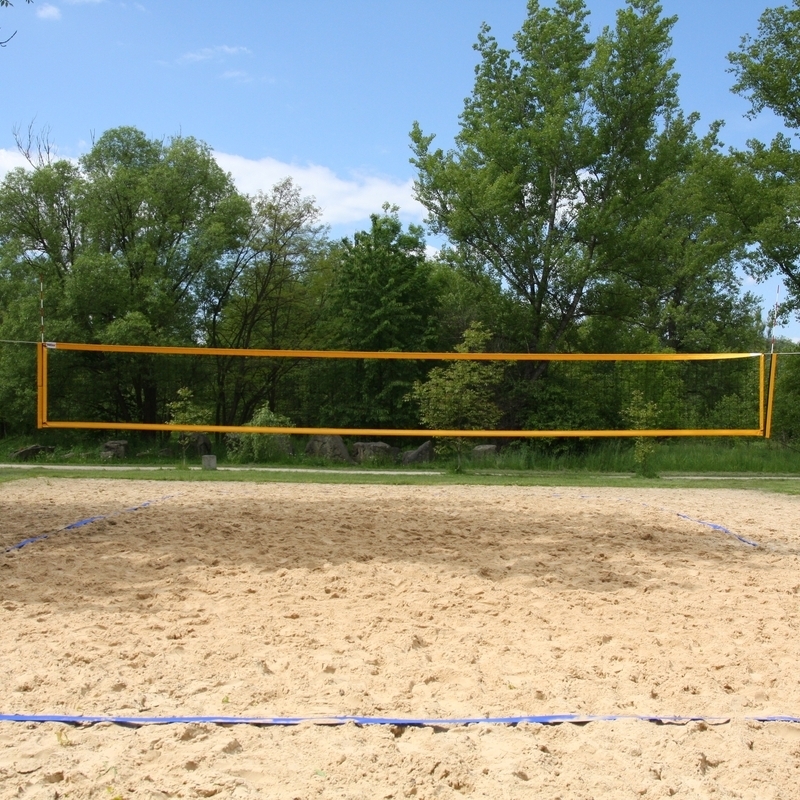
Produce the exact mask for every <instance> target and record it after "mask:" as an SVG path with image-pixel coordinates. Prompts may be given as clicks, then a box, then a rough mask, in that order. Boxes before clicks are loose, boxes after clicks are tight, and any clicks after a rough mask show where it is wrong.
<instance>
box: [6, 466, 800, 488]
mask: <svg viewBox="0 0 800 800" xmlns="http://www.w3.org/2000/svg"><path fill="white" fill-rule="evenodd" d="M31 478H36V479H45V480H47V481H54V480H72V479H76V478H80V479H88V478H101V479H105V480H139V481H142V480H146V481H186V482H229V481H246V482H250V483H272V482H275V483H329V484H330V483H333V484H369V485H375V484H379V485H390V486H391V485H395V486H399V485H414V486H442V485H461V486H469V485H475V486H580V487H585V488H592V487H601V486H610V487H618V488H621V489H637V488H650V489H652V488H661V489H678V488H691V489H753V490H758V491H765V492H774V493H779V494H790V495H800V477H789V478H786V479H780V480H775V479H773V480H770V479H769V478H768V477H762V476H757V475H751V476H741V477H739V476H737V477H736V478H735V479H734V480H731V479H725V478H724V477H719V478H713V477H711V478H709V479H707V480H702V481H699V480H696V479H693V478H692V477H690V476H674V477H673V476H669V478H668V479H664V478H655V479H649V478H642V477H639V476H633V475H619V474H612V473H591V472H585V471H581V472H577V471H574V472H568V471H561V472H538V471H528V472H520V471H508V470H467V471H465V472H461V473H454V472H442V473H439V474H435V475H425V474H421V473H420V472H419V471H416V472H415V471H412V470H409V471H408V472H405V473H403V474H402V475H389V474H386V473H385V472H381V471H379V470H375V471H371V472H369V473H368V474H363V473H361V474H354V473H353V472H352V471H351V470H347V469H330V470H325V471H322V472H288V471H287V472H258V471H255V470H243V471H236V472H226V471H215V472H212V471H199V470H197V471H189V470H159V471H154V472H150V471H148V472H144V471H136V470H130V471H128V470H125V471H114V472H107V471H103V470H99V469H98V470H85V471H84V470H74V471H71V470H65V471H58V472H54V471H50V470H46V469H42V468H38V469H31V470H27V469H26V470H21V469H12V468H7V467H5V468H4V467H2V466H0V483H3V482H7V481H14V480H21V479H31Z"/></svg>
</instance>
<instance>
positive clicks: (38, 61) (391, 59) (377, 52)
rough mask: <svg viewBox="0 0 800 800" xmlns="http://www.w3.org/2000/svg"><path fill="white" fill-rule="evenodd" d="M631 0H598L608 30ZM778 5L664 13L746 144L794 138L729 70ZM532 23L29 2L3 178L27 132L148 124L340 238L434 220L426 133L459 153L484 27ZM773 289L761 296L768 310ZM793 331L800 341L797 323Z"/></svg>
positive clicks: (190, 5)
mask: <svg viewBox="0 0 800 800" xmlns="http://www.w3.org/2000/svg"><path fill="white" fill-rule="evenodd" d="M622 2H623V0H588V3H587V5H588V7H589V9H590V10H591V24H592V27H593V29H594V31H595V32H597V31H599V30H600V28H601V27H602V26H604V25H608V24H613V20H614V13H615V11H616V9H617V8H618V7H620V6H621V5H622ZM543 4H544V5H546V4H547V3H546V2H545V3H543ZM767 4H768V0H765V1H763V2H762V0H755V1H754V0H663V2H662V5H663V8H664V11H665V13H666V14H670V15H672V14H675V15H677V16H678V18H679V19H678V23H677V25H676V26H675V28H674V32H673V39H674V44H673V50H672V55H673V57H674V58H675V59H676V67H677V70H678V72H679V73H680V74H681V76H682V77H681V83H680V95H681V100H682V103H683V107H684V109H685V110H686V111H698V112H699V113H700V114H701V119H702V121H701V124H700V130H701V131H702V130H705V129H706V127H707V125H708V124H709V123H711V122H712V121H713V120H715V119H722V120H725V122H726V125H725V128H724V129H723V134H722V138H723V140H724V141H725V142H726V143H727V144H730V145H733V146H744V144H745V142H746V140H747V139H748V138H751V137H756V138H760V139H762V140H768V139H770V138H771V137H772V136H773V135H774V133H775V132H776V131H777V130H779V129H780V125H779V123H778V122H777V121H776V120H775V119H774V118H773V117H771V116H770V115H768V114H762V115H761V116H760V117H759V118H758V119H756V120H754V121H750V120H747V119H745V118H744V114H745V112H746V111H747V104H746V102H745V101H744V100H742V99H741V98H738V97H736V96H734V95H733V94H731V92H730V86H731V84H732V82H733V79H732V76H731V75H730V74H728V73H727V71H726V70H727V67H728V64H727V61H726V58H725V56H726V54H727V53H728V52H730V51H731V50H734V49H736V47H737V46H738V43H739V40H740V38H741V36H742V35H744V34H746V33H755V32H756V29H757V21H758V17H759V16H760V14H761V13H762V12H763V10H764V8H765V7H766V5H767ZM772 5H778V3H777V2H773V3H772ZM525 13H526V4H525V2H524V0H404V2H402V3H388V2H380V0H294V1H293V2H286V0H283V2H274V1H273V0H262V2H255V1H250V0H224V2H221V1H220V0H217V1H216V2H210V1H209V0H191V2H190V1H189V0H160V2H155V1H154V0H143V1H142V2H130V0H125V2H120V0H49V2H45V0H35V2H34V4H33V5H26V4H25V3H24V0H14V7H13V8H7V9H0V28H1V29H0V39H2V38H5V37H6V36H8V35H9V34H10V33H12V32H13V31H14V30H16V31H17V34H16V36H15V38H14V39H13V40H12V41H11V42H10V43H9V44H8V46H7V47H5V48H4V49H3V50H1V51H0V175H2V174H3V173H4V172H5V171H6V170H7V169H9V168H10V167H12V166H15V165H17V164H19V163H20V157H19V155H18V153H17V152H16V148H15V145H14V137H13V129H14V128H15V126H16V127H18V128H21V129H23V130H24V129H27V127H28V125H30V124H31V123H33V126H34V129H35V130H40V129H42V128H45V127H46V128H49V131H50V134H49V135H50V139H51V140H52V141H53V142H54V143H55V144H56V145H57V147H58V152H59V153H60V154H61V155H63V156H66V157H76V156H79V155H81V154H82V153H83V152H85V151H86V150H87V149H88V147H89V146H90V143H91V140H92V136H97V135H99V134H101V133H102V132H103V131H105V130H107V129H108V128H111V127H115V126H118V125H135V126H136V127H138V128H140V129H142V130H143V131H144V132H145V133H146V134H148V135H149V136H152V137H163V136H167V137H168V136H171V135H174V134H178V133H182V134H184V135H191V136H194V137H196V138H198V139H201V140H203V141H205V142H207V143H208V144H209V145H210V146H211V147H212V149H213V150H214V151H215V154H216V155H217V158H218V160H219V162H220V163H221V164H222V166H223V167H224V168H225V169H226V170H228V171H230V172H231V173H232V174H233V176H234V179H235V180H236V182H237V184H238V185H239V186H240V188H241V189H243V190H244V191H247V192H251V193H252V192H255V191H257V190H259V189H264V190H266V189H268V188H269V187H270V186H271V185H273V184H274V183H275V182H277V181H278V180H280V179H281V178H283V177H285V176H286V175H292V176H293V177H294V178H295V181H296V182H297V184H298V185H299V186H300V187H301V188H302V189H303V191H304V193H306V194H310V195H314V196H315V197H316V198H317V201H318V203H319V204H320V206H321V207H322V209H323V213H324V219H325V221H326V222H328V223H329V224H330V225H331V227H332V232H333V233H334V234H335V235H346V234H349V233H352V232H353V231H354V230H358V229H360V228H361V227H363V226H364V225H365V224H367V222H368V218H369V214H370V213H372V212H376V211H379V210H380V206H381V204H382V203H383V202H385V201H390V202H394V203H396V204H398V205H399V206H400V207H401V212H402V213H401V215H402V216H403V218H404V219H406V220H407V221H415V222H420V221H422V218H423V214H422V210H421V209H420V207H419V206H418V205H417V204H416V203H415V202H414V200H413V198H412V193H411V182H412V180H413V177H414V172H413V168H412V166H411V165H410V164H409V162H408V159H409V156H410V151H409V148H408V141H409V140H408V132H409V130H410V128H411V125H412V123H413V122H414V120H418V121H419V122H420V124H421V126H422V128H423V130H424V131H425V132H427V133H436V134H437V142H438V143H440V144H441V145H442V146H444V147H447V146H448V145H449V144H450V143H451V142H452V138H453V136H454V134H455V133H456V131H457V126H458V115H459V113H460V111H461V109H462V104H463V99H464V98H465V97H466V96H467V95H468V94H469V93H470V91H471V88H472V80H473V67H474V65H475V62H476V54H475V52H474V51H473V49H472V45H473V43H474V42H475V39H476V36H477V33H478V29H479V27H480V25H481V23H482V22H484V21H485V22H487V23H488V24H489V25H490V26H491V27H492V31H493V33H494V34H495V36H496V37H497V38H498V40H499V41H500V43H501V44H503V45H506V46H511V45H512V40H511V35H512V34H513V32H514V31H516V30H517V29H518V28H519V26H520V24H521V22H522V20H523V19H524V16H525ZM775 286H776V284H774V283H771V284H768V285H766V286H763V287H757V290H758V292H759V293H762V294H764V295H765V297H766V304H768V305H770V306H771V305H772V304H773V303H774V300H775ZM748 288H753V287H752V286H749V287H748ZM784 332H785V333H790V334H791V335H792V336H797V335H800V325H797V324H793V325H792V326H791V328H789V329H786V330H785V331H784Z"/></svg>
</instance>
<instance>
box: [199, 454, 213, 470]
mask: <svg viewBox="0 0 800 800" xmlns="http://www.w3.org/2000/svg"><path fill="white" fill-rule="evenodd" d="M201 458H202V462H203V469H216V468H217V457H216V456H202V457H201Z"/></svg>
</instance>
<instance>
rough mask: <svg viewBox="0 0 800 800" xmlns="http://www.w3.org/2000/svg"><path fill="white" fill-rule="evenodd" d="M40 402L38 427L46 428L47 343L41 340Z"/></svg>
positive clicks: (39, 359) (39, 347)
mask: <svg viewBox="0 0 800 800" xmlns="http://www.w3.org/2000/svg"><path fill="white" fill-rule="evenodd" d="M37 348H38V349H39V358H38V362H39V402H38V419H37V421H36V423H37V427H39V428H46V427H48V426H47V343H46V342H39V343H38V344H37Z"/></svg>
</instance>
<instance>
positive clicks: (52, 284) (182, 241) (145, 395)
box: [0, 128, 249, 421]
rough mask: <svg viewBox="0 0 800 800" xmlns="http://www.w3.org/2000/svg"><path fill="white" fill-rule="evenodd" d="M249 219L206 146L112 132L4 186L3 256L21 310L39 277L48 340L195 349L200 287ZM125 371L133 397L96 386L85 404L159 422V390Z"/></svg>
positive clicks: (141, 375) (34, 326)
mask: <svg viewBox="0 0 800 800" xmlns="http://www.w3.org/2000/svg"><path fill="white" fill-rule="evenodd" d="M248 215H249V204H248V202H247V200H246V199H245V198H243V197H242V196H241V195H239V194H238V192H237V191H236V190H235V188H234V186H233V182H232V180H231V178H230V176H228V175H227V174H226V173H224V172H223V171H222V170H221V169H220V167H219V166H218V165H217V163H216V161H214V159H213V157H212V155H211V152H210V150H209V148H208V147H207V146H206V145H204V144H202V143H200V142H197V141H196V140H194V139H191V138H188V137H176V138H173V139H171V140H170V141H168V142H162V141H158V140H150V139H148V138H147V137H146V136H145V135H144V134H143V133H141V132H140V131H138V130H136V129H135V128H116V129H113V130H110V131H108V132H106V133H105V134H103V135H102V136H101V137H100V138H99V139H98V140H97V142H96V143H95V144H94V146H93V147H92V149H91V150H90V151H89V152H88V153H87V154H86V155H85V156H84V157H83V158H81V159H80V161H79V163H78V164H73V163H70V162H67V161H57V160H56V161H50V160H47V159H45V160H43V161H42V162H41V163H35V164H33V165H32V168H31V169H29V170H25V169H17V170H13V171H12V172H10V173H9V174H8V175H7V176H6V178H5V179H4V181H3V182H2V184H1V185H0V247H1V248H2V257H3V260H4V263H5V264H7V265H8V266H7V269H8V270H9V271H10V273H11V274H12V275H13V276H14V278H15V281H16V284H15V285H17V286H18V287H19V288H20V291H22V292H24V295H23V297H20V298H19V301H20V302H21V303H23V304H25V303H28V304H30V302H31V299H32V298H33V297H34V296H38V281H36V280H35V279H36V276H38V275H42V276H43V277H44V279H45V283H46V285H47V287H48V289H47V306H48V330H47V334H48V337H50V338H56V339H62V340H68V341H69V340H72V341H84V342H105V343H119V344H171V345H187V344H195V343H198V341H199V338H200V336H199V334H200V327H199V317H200V309H201V306H202V292H201V289H202V287H203V286H204V285H205V282H206V275H207V273H208V272H209V271H211V270H213V269H215V268H216V265H217V262H218V261H219V259H220V258H221V257H222V256H223V254H224V253H226V252H227V251H229V250H230V249H232V248H234V247H235V246H236V245H237V244H238V242H239V240H240V238H241V236H242V235H243V233H244V231H245V228H246V222H247V218H248ZM25 324H26V325H27V330H28V332H27V333H26V334H24V335H21V336H18V337H17V338H27V339H32V338H34V336H35V334H38V314H33V313H31V314H29V315H28V317H27V320H26V323H25ZM19 333H20V334H22V333H23V332H22V331H20V332H19ZM120 363H122V362H121V360H120ZM137 369H138V368H137ZM130 370H134V368H133V367H132V366H131V367H130ZM130 370H129V371H128V372H126V373H125V375H124V377H125V379H126V380H128V381H129V382H130V383H131V384H132V385H134V386H135V391H133V392H130V393H124V392H122V391H121V390H120V389H119V385H120V384H119V382H116V383H114V382H113V381H112V382H111V383H109V384H107V385H106V384H102V383H101V382H100V379H99V378H98V381H97V382H96V383H94V384H93V385H92V386H91V387H84V388H83V389H82V391H83V395H82V396H83V400H84V402H86V403H90V404H94V405H95V406H98V407H100V406H102V408H103V413H105V414H107V415H108V414H113V415H114V416H115V417H116V418H120V419H123V420H138V421H155V419H156V417H157V416H158V414H159V410H158V407H159V406H158V404H159V402H160V403H162V405H163V398H162V399H161V400H158V396H159V387H158V385H157V383H158V382H157V380H156V378H155V376H154V374H153V372H152V371H148V370H144V369H142V370H138V371H134V372H130ZM64 380H65V381H69V380H71V378H70V375H69V373H66V374H65V376H64ZM162 394H163V393H162Z"/></svg>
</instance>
